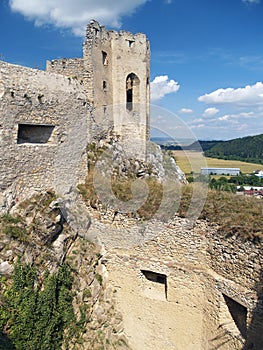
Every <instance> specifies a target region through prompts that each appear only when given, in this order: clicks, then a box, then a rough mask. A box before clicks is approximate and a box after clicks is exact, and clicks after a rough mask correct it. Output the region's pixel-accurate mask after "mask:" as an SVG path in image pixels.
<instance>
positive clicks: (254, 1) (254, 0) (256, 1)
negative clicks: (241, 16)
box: [242, 0, 260, 4]
mask: <svg viewBox="0 0 263 350" xmlns="http://www.w3.org/2000/svg"><path fill="white" fill-rule="evenodd" d="M242 2H244V3H245V4H260V0H242Z"/></svg>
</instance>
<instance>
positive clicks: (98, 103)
mask: <svg viewBox="0 0 263 350" xmlns="http://www.w3.org/2000/svg"><path fill="white" fill-rule="evenodd" d="M149 61H150V49H149V42H148V40H147V38H146V36H145V35H144V34H136V35H133V34H131V33H128V32H125V31H121V32H115V31H108V30H106V29H105V28H104V27H102V26H100V25H99V24H98V22H96V21H91V22H90V24H89V25H88V26H87V33H86V40H85V42H84V44H83V57H82V58H69V59H61V60H52V61H48V62H47V67H46V72H43V71H40V70H36V69H30V68H26V67H22V66H18V65H12V64H8V63H5V62H0V101H1V104H0V136H1V138H0V143H1V148H0V152H1V153H0V158H1V169H0V186H1V194H0V206H2V208H3V209H4V208H5V207H8V206H10V203H11V202H14V201H18V200H20V199H22V198H24V197H25V196H28V195H29V194H30V193H31V194H32V193H33V192H34V191H39V190H46V189H50V188H54V187H57V188H56V189H57V190H58V192H60V193H63V192H66V191H67V189H68V187H70V186H76V185H77V184H78V183H80V182H83V180H84V179H85V176H86V171H87V164H86V159H85V148H86V146H87V144H88V143H91V142H92V141H93V140H98V139H101V138H105V137H106V135H107V134H108V133H109V130H111V131H112V133H113V134H115V135H117V136H118V137H119V138H120V140H121V142H122V145H123V147H124V148H125V149H126V151H128V152H129V153H130V155H131V156H132V157H134V158H139V159H142V160H143V159H145V155H146V142H147V140H148V139H149V99H150V84H149V81H150V63H149ZM64 174H67V177H65V176H64Z"/></svg>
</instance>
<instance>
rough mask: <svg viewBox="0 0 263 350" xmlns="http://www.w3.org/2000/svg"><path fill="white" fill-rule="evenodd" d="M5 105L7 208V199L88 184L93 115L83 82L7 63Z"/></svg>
mask: <svg viewBox="0 0 263 350" xmlns="http://www.w3.org/2000/svg"><path fill="white" fill-rule="evenodd" d="M0 102H1V103H0V135H1V138H0V159H1V168H0V186H1V196H0V197H1V198H0V200H1V206H2V207H3V208H4V207H5V206H8V205H10V203H7V201H8V199H7V197H6V194H7V193H10V194H11V195H12V201H13V200H19V199H21V198H25V197H28V196H30V194H32V192H34V191H41V190H46V189H49V188H56V190H57V191H58V192H60V193H63V192H64V191H66V189H68V188H69V187H70V186H72V185H76V183H78V182H79V181H83V179H84V177H85V173H86V162H85V154H84V152H85V146H86V144H87V139H88V135H87V131H86V130H87V118H88V111H87V104H86V97H85V94H84V91H83V88H82V86H81V85H80V84H79V83H78V82H76V81H72V80H69V79H68V78H67V77H63V76H60V75H55V74H50V73H45V72H42V71H38V70H35V69H29V68H24V67H21V66H17V65H11V64H8V63H4V62H1V63H0ZM65 174H66V175H67V176H65ZM15 197H16V198H15Z"/></svg>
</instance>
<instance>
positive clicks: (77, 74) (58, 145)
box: [0, 21, 263, 350]
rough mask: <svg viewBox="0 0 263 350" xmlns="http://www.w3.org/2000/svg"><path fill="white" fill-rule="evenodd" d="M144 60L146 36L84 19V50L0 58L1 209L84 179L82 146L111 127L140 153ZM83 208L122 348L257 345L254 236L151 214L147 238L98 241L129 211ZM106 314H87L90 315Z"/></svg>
mask: <svg viewBox="0 0 263 350" xmlns="http://www.w3.org/2000/svg"><path fill="white" fill-rule="evenodd" d="M149 60H150V49H149V42H148V41H147V39H146V37H145V35H144V34H136V35H133V34H131V33H127V32H125V31H121V32H119V33H118V32H115V31H108V30H106V29H105V28H104V27H101V26H100V25H99V24H98V23H97V22H96V21H92V22H90V24H89V25H88V27H87V34H86V41H85V42H84V44H83V57H82V58H69V59H59V60H52V61H48V62H47V68H46V71H45V72H44V71H40V70H36V69H30V68H25V67H21V66H18V65H12V64H8V63H5V62H0V159H1V168H0V191H1V192H0V209H1V210H0V211H2V212H5V211H6V210H7V209H9V208H10V207H12V206H14V205H15V204H16V203H17V202H19V201H21V200H23V199H25V198H27V197H29V196H31V195H32V194H34V193H36V192H37V193H38V192H40V191H46V190H49V189H55V190H56V192H57V193H58V194H64V193H66V192H67V191H70V188H71V187H72V186H73V187H74V186H76V185H77V184H79V183H81V182H84V180H85V176H86V173H87V170H88V169H87V159H86V146H87V144H89V143H91V142H93V141H94V140H100V139H103V138H104V137H107V133H108V132H109V130H111V131H112V133H113V134H114V135H117V136H118V137H119V138H120V139H121V141H122V144H123V147H124V148H125V149H126V150H127V151H130V154H131V155H133V156H134V157H137V158H140V159H145V155H146V143H147V140H148V139H149V99H150V96H149V94H150V87H149V80H150V65H149ZM89 209H90V215H91V217H92V216H94V217H92V220H93V221H92V225H91V227H90V228H89V232H90V234H91V235H92V234H94V236H100V239H101V242H102V243H104V244H105V247H106V252H105V254H104V256H103V258H102V259H101V260H103V262H102V263H101V265H100V268H101V274H102V275H103V278H104V281H106V282H105V283H109V285H111V286H112V290H114V293H115V295H116V300H117V308H118V310H119V311H120V312H121V313H122V315H123V332H124V333H125V335H126V337H127V340H128V343H129V346H130V348H132V349H134V350H142V349H144V350H157V349H158V350H159V349H165V350H166V349H168V350H170V349H171V350H173V349H178V350H197V349H200V350H213V349H224V350H241V349H255V350H261V349H262V342H263V340H262V332H260V331H259V330H260V329H262V314H263V307H262V263H263V259H262V245H261V244H254V243H253V242H251V241H246V242H244V241H243V240H242V238H240V237H235V236H233V237H222V236H220V233H218V232H217V230H216V228H214V227H212V228H211V227H210V226H209V225H208V224H207V223H206V222H203V221H198V222H197V224H196V226H195V227H194V228H191V229H188V228H187V223H186V221H187V220H185V219H180V218H174V219H173V220H171V221H170V222H169V224H167V223H156V222H154V221H153V222H151V224H150V225H148V227H147V229H148V231H149V232H148V233H149V234H152V233H154V237H153V239H149V240H148V241H145V242H143V243H142V244H141V245H139V244H138V245H134V246H132V247H129V248H125V247H121V248H120V247H119V246H111V245H110V244H111V242H109V243H107V239H108V240H109V241H111V238H113V237H115V239H116V240H117V241H118V243H119V241H120V240H119V237H118V236H117V234H118V233H120V237H121V235H123V232H128V233H129V235H130V237H133V235H134V236H135V235H136V234H137V231H138V227H136V225H134V226H132V224H131V222H130V221H129V220H128V219H127V218H125V219H123V218H121V219H120V220H119V221H118V220H117V219H116V222H114V223H113V220H112V217H108V218H107V217H106V219H105V218H104V219H105V223H104V224H102V223H101V221H100V220H98V218H97V212H96V213H95V211H94V212H93V213H92V209H91V208H89ZM125 220H126V221H125ZM133 230H134V231H133ZM136 230H137V231H136ZM144 234H145V235H147V230H146V231H145V232H144ZM103 283H104V282H103ZM98 288H99V287H98ZM106 304H107V303H106V302H105V303H104V304H103V305H104V307H105V308H106V307H107V306H108V305H106ZM103 311H104V309H103V308H99V307H98V308H97V309H96V310H95V312H97V314H98V317H102V316H103ZM105 332H106V331H105ZM116 333H118V330H116ZM105 334H106V333H105ZM109 337H110V335H109ZM120 348H121V347H120ZM109 349H110V348H109Z"/></svg>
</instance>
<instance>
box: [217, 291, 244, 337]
mask: <svg viewBox="0 0 263 350" xmlns="http://www.w3.org/2000/svg"><path fill="white" fill-rule="evenodd" d="M223 298H224V300H225V303H226V305H227V308H228V310H229V313H230V315H231V317H232V319H233V321H234V323H235V325H236V327H237V328H238V330H239V332H240V333H241V335H242V337H243V338H245V339H246V336H247V308H246V307H245V306H243V305H241V304H240V303H238V302H237V301H235V300H234V299H232V298H230V297H228V296H227V295H225V294H223Z"/></svg>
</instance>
